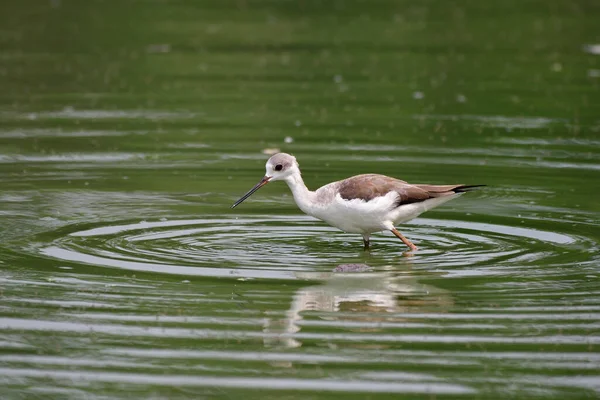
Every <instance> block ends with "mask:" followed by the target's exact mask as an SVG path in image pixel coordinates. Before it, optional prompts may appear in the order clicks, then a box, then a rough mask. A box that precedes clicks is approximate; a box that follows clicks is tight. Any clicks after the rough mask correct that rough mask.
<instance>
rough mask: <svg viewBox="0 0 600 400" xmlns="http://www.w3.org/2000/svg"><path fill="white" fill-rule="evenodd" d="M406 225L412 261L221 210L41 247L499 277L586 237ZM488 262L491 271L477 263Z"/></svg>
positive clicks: (158, 266) (236, 266)
mask: <svg viewBox="0 0 600 400" xmlns="http://www.w3.org/2000/svg"><path fill="white" fill-rule="evenodd" d="M73 228H76V227H73ZM405 229H406V232H407V235H408V236H409V237H410V238H411V239H412V240H413V241H414V242H416V243H418V244H419V246H420V247H421V249H422V250H420V251H419V252H417V253H416V254H415V255H414V256H413V257H410V259H407V258H406V257H402V256H403V253H402V252H403V251H404V250H405V248H404V246H403V245H402V244H401V243H399V242H398V240H397V239H396V238H394V237H393V236H391V235H387V234H381V235H376V236H375V237H374V238H373V245H374V249H373V250H372V252H371V253H364V252H363V251H362V246H361V244H362V243H361V239H360V236H359V235H350V234H345V233H342V232H340V231H338V230H337V229H334V228H331V227H329V226H326V225H324V224H322V223H320V222H318V221H315V220H314V219H312V218H310V217H305V216H285V217H282V216H279V217H277V216H254V217H244V218H241V217H240V218H232V219H224V218H223V217H222V216H221V217H212V218H202V219H181V220H173V221H170V220H161V221H155V222H148V221H142V222H132V223H127V224H120V225H109V226H96V227H93V228H89V227H88V228H87V229H84V230H74V231H72V232H71V233H69V234H67V235H66V236H63V237H61V238H60V239H57V240H54V241H52V242H51V243H50V244H47V245H43V246H41V249H40V251H41V253H42V254H44V255H45V256H50V257H53V258H58V259H62V260H67V261H74V262H81V263H87V264H93V265H98V266H105V267H111V268H121V269H125V270H131V271H146V272H161V273H168V274H180V275H198V276H216V277H227V276H229V277H231V276H235V277H239V278H269V279H297V278H298V277H299V276H303V277H307V276H309V275H306V273H309V272H324V271H331V270H332V269H333V268H335V266H336V265H337V264H339V263H342V262H352V261H353V260H354V261H356V262H367V263H368V264H369V265H371V266H374V267H377V266H384V265H388V264H390V263H391V264H395V263H396V264H401V265H405V264H406V263H410V265H412V266H414V267H419V266H423V267H428V268H431V266H435V268H436V269H437V270H444V271H446V272H447V273H451V274H467V275H468V274H492V275H493V274H497V273H499V272H498V271H500V273H502V274H504V275H506V274H511V272H510V270H511V269H512V268H514V266H515V264H517V265H523V264H527V263H539V261H540V260H542V259H546V260H545V262H546V263H550V262H551V261H552V259H553V258H560V257H561V255H563V254H564V253H565V251H569V248H571V247H574V246H575V247H576V246H580V247H581V246H585V245H586V243H587V242H586V239H585V238H582V237H576V236H572V235H567V234H562V233H557V232H549V231H541V230H537V229H528V228H516V227H509V226H503V225H495V224H489V223H478V222H466V221H457V220H437V219H418V220H415V221H414V222H413V223H412V224H410V225H407V226H406V227H405ZM404 255H405V254H404ZM491 263H492V264H494V268H482V269H477V266H478V265H489V264H491ZM224 266H226V267H224ZM299 273H302V274H299Z"/></svg>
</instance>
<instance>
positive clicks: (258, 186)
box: [231, 176, 271, 208]
mask: <svg viewBox="0 0 600 400" xmlns="http://www.w3.org/2000/svg"><path fill="white" fill-rule="evenodd" d="M270 179H271V177H270V176H265V177H264V178H262V179H261V180H260V182H258V183H257V184H256V185H254V187H253V188H252V189H250V191H248V193H246V194H245V195H243V196H242V197H241V198H240V199H239V200H238V201H236V202H235V203H234V204H233V205H232V206H231V208H235V207H237V206H238V205H239V204H240V203H241V202H242V201H244V200H246V199H247V198H248V197H250V196H252V193H254V192H256V191H257V190H258V189H260V188H261V187H263V186H265V185H266V184H267V183H269V180H270Z"/></svg>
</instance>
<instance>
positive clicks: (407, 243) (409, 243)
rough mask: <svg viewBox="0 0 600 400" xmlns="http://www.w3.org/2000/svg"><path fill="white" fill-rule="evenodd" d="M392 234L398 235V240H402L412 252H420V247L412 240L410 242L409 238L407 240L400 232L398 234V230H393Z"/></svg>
mask: <svg viewBox="0 0 600 400" xmlns="http://www.w3.org/2000/svg"><path fill="white" fill-rule="evenodd" d="M392 233H393V234H394V235H396V237H397V238H398V239H400V240H402V242H403V243H404V244H405V245H407V246H408V247H409V248H410V249H411V250H412V251H416V250H418V247H417V246H415V245H414V244H413V243H412V242H411V241H410V240H408V239H407V238H405V237H404V235H403V234H401V233H400V232H398V229H396V228H394V229H392Z"/></svg>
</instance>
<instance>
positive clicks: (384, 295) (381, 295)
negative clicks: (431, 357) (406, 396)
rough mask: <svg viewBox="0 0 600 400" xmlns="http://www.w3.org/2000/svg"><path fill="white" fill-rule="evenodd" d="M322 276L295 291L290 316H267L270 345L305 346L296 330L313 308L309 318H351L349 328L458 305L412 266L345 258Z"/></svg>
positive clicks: (335, 322) (337, 323)
mask: <svg viewBox="0 0 600 400" xmlns="http://www.w3.org/2000/svg"><path fill="white" fill-rule="evenodd" d="M419 276H421V277H422V276H423V274H422V273H421V274H420V275H419ZM311 278H313V279H314V276H312V277H311ZM319 278H320V279H321V280H322V283H321V284H318V285H315V286H309V287H304V288H302V289H299V290H298V291H297V292H296V293H295V295H294V297H293V300H292V303H291V305H290V308H289V310H288V311H287V312H286V315H285V317H283V318H281V319H279V320H277V319H270V320H267V321H266V322H265V325H264V332H265V333H268V335H265V346H268V347H271V346H282V347H299V346H301V345H302V343H301V339H299V338H298V337H295V336H299V335H295V334H296V333H297V332H299V331H300V330H301V329H304V331H306V330H307V329H310V328H309V327H303V326H302V325H303V323H302V321H303V319H304V317H303V315H305V316H306V313H308V312H310V313H311V315H310V317H308V316H307V319H306V321H311V322H314V321H317V323H318V324H320V323H321V322H325V321H331V327H334V328H335V329H339V328H340V327H341V326H342V324H343V323H344V322H345V323H346V325H345V326H344V329H349V330H352V331H353V332H365V331H369V332H374V331H378V330H381V329H383V328H381V327H379V328H378V327H377V323H378V322H406V321H407V320H409V319H410V316H407V314H414V313H426V312H444V311H447V310H448V309H449V308H450V307H451V306H452V305H453V300H452V297H451V295H450V293H449V292H448V291H446V290H443V289H439V288H436V287H434V286H431V285H428V284H421V283H419V282H418V279H417V277H416V275H415V274H414V273H412V272H411V271H410V270H407V269H403V270H400V271H399V270H398V267H393V266H387V267H384V268H379V271H377V272H373V271H372V270H371V268H370V267H368V266H367V265H365V264H342V265H339V266H337V267H336V268H335V269H334V271H333V272H332V273H323V274H320V276H319ZM348 322H352V324H348ZM361 322H363V324H361ZM373 323H375V324H373ZM325 324H326V322H325ZM306 325H311V324H306Z"/></svg>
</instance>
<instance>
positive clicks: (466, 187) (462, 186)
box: [452, 185, 487, 193]
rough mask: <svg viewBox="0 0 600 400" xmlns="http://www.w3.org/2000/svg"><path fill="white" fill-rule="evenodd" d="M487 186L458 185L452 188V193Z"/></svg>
mask: <svg viewBox="0 0 600 400" xmlns="http://www.w3.org/2000/svg"><path fill="white" fill-rule="evenodd" d="M482 186H487V185H460V186H457V187H455V188H454V189H452V191H453V192H454V193H465V192H470V191H471V190H475V189H477V188H479V187H482Z"/></svg>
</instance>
